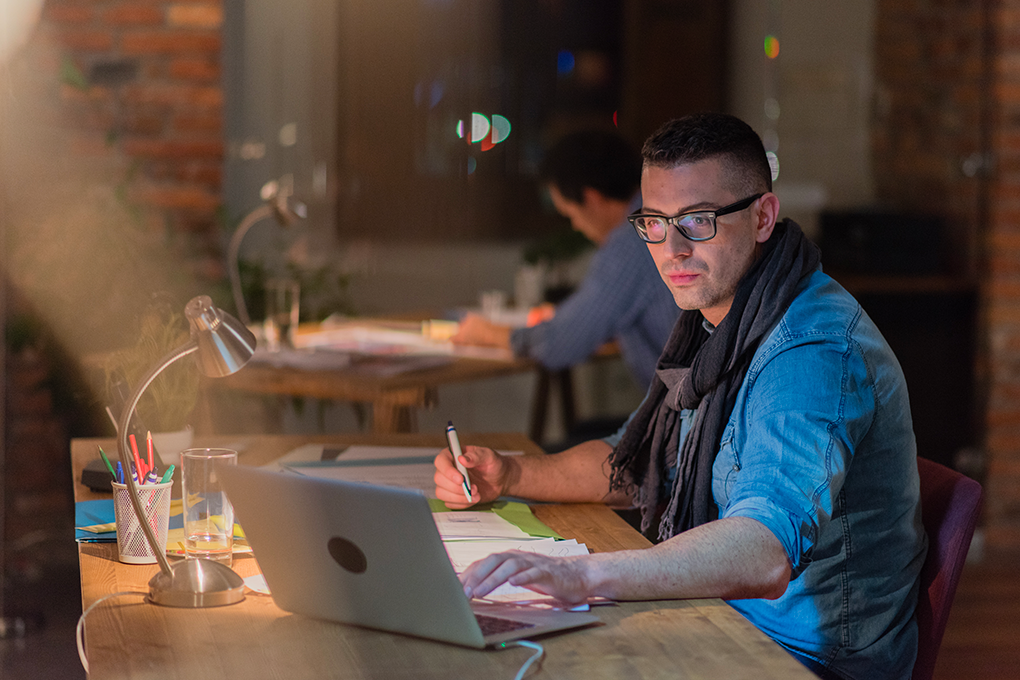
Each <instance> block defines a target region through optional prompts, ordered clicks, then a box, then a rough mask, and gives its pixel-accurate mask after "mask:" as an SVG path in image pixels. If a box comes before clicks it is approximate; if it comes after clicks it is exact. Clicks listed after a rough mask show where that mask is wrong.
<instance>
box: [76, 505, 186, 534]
mask: <svg viewBox="0 0 1020 680" xmlns="http://www.w3.org/2000/svg"><path fill="white" fill-rule="evenodd" d="M116 520H117V518H116V511H115V510H114V509H113V499H112V498H104V499H100V500H97V501H78V502H77V503H75V504H74V527H75V529H74V540H75V541H77V542H79V543H115V542H116V541H117V532H116V531H105V532H103V533H101V534H95V533H92V532H91V531H82V530H81V529H79V528H78V527H89V526H92V525H94V524H109V523H110V522H115V521H116ZM170 528H171V529H183V528H184V517H183V516H182V515H181V512H180V510H178V511H177V512H176V513H175V512H174V510H173V507H172V506H171V510H170Z"/></svg>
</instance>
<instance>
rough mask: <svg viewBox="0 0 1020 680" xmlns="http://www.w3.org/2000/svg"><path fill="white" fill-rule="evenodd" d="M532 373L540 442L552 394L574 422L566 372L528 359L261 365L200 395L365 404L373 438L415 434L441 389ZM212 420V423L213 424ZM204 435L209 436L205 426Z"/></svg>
mask: <svg viewBox="0 0 1020 680" xmlns="http://www.w3.org/2000/svg"><path fill="white" fill-rule="evenodd" d="M619 355H620V353H619V347H618V346H617V345H616V343H615V342H611V343H607V344H606V345H605V346H603V347H602V348H600V349H599V350H598V351H597V352H596V353H595V354H594V355H593V356H592V357H591V358H590V359H589V361H604V360H607V359H615V358H618V357H619ZM531 371H535V372H536V374H537V379H536V383H535V390H534V396H533V397H532V407H531V417H530V426H529V433H528V434H529V436H530V437H531V440H532V441H536V442H541V441H543V440H544V436H545V431H546V424H547V415H548V409H549V402H550V398H551V395H552V393H553V392H556V393H557V395H558V397H559V400H560V404H559V406H560V413H561V414H562V416H563V419H564V423H563V424H564V428H565V429H566V430H567V431H569V430H570V429H571V428H572V427H573V425H574V421H575V406H574V393H573V386H572V377H571V369H569V368H567V369H563V370H559V371H548V370H546V369H545V368H543V367H542V366H541V365H540V364H538V363H537V362H535V361H532V360H531V359H521V358H514V359H506V360H492V359H478V358H473V357H470V358H469V357H457V358H455V359H454V360H453V361H452V362H450V363H449V364H445V365H442V366H435V367H432V368H422V369H416V370H411V371H407V372H404V373H399V374H397V375H373V374H372V373H369V372H364V371H357V370H351V369H348V368H335V369H325V370H322V369H320V370H303V369H298V368H291V367H286V366H273V365H270V364H266V363H254V362H253V363H249V364H248V365H246V366H245V367H244V369H243V370H241V371H238V372H237V373H234V374H232V375H229V376H227V377H225V378H216V379H205V380H204V381H203V387H202V389H203V391H204V393H205V394H206V396H207V398H208V399H211V400H212V402H213V403H215V400H216V394H217V393H221V392H222V391H224V390H227V391H229V390H237V391H241V392H248V393H252V394H263V395H279V396H290V397H310V398H313V399H322V400H327V401H347V402H361V403H368V404H371V406H372V416H371V417H372V420H371V431H372V432H374V433H378V434H387V433H393V432H415V431H416V430H417V424H416V422H415V413H416V411H417V410H418V409H421V408H431V407H433V406H435V405H436V404H437V403H438V401H439V398H438V393H439V388H440V387H441V386H443V385H452V384H455V383H463V382H470V381H473V380H487V379H491V378H499V377H503V376H509V375H515V374H521V373H529V372H531ZM212 420H215V419H212ZM208 425H209V428H206V429H207V430H208V431H212V430H211V429H210V428H211V425H212V423H211V422H210V423H209V424H208Z"/></svg>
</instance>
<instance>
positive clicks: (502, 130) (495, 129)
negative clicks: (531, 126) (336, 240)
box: [492, 113, 510, 144]
mask: <svg viewBox="0 0 1020 680" xmlns="http://www.w3.org/2000/svg"><path fill="white" fill-rule="evenodd" d="M509 136H510V121H509V120H507V118H506V117H505V116H501V115H499V114H498V113H496V114H493V116H492V143H493V144H499V143H500V142H502V141H503V140H504V139H506V138H507V137H509Z"/></svg>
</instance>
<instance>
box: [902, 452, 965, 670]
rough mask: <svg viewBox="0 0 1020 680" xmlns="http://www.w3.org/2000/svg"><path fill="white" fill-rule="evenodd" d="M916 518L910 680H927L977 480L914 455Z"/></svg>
mask: <svg viewBox="0 0 1020 680" xmlns="http://www.w3.org/2000/svg"><path fill="white" fill-rule="evenodd" d="M917 472H918V474H919V475H920V478H921V522H922V524H924V530H925V532H926V533H927V534H928V554H927V556H926V557H925V559H924V565H923V566H922V567H921V587H920V591H919V592H918V596H917V628H918V641H917V661H916V662H915V664H914V672H913V675H912V680H931V677H932V675H933V674H934V672H935V659H936V657H937V656H938V653H939V647H940V646H941V645H942V635H943V633H945V631H946V621H948V620H949V610H950V608H951V607H952V604H953V597H954V596H955V595H956V585H957V583H959V581H960V572H961V571H962V570H963V563H964V561H965V560H966V558H967V550H968V549H969V548H970V541H971V538H972V537H973V535H974V526H975V525H976V524H977V519H978V511H979V509H980V505H981V485H980V484H978V483H977V482H975V481H974V480H973V479H970V478H969V477H966V476H964V475H962V474H960V473H959V472H956V471H955V470H950V469H949V468H947V467H946V466H944V465H939V464H938V463H935V462H932V461H930V460H927V459H925V458H920V457H919V458H918V459H917Z"/></svg>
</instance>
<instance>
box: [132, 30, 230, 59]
mask: <svg viewBox="0 0 1020 680" xmlns="http://www.w3.org/2000/svg"><path fill="white" fill-rule="evenodd" d="M221 44H222V41H221V39H220V35H219V33H211V32H200V33H196V32H190V31H131V32H129V33H126V34H125V35H124V36H123V37H122V38H121V41H120V46H121V49H122V50H123V51H124V54H128V55H142V54H182V55H183V54H196V55H197V54H204V55H218V54H219V52H220V47H221Z"/></svg>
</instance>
